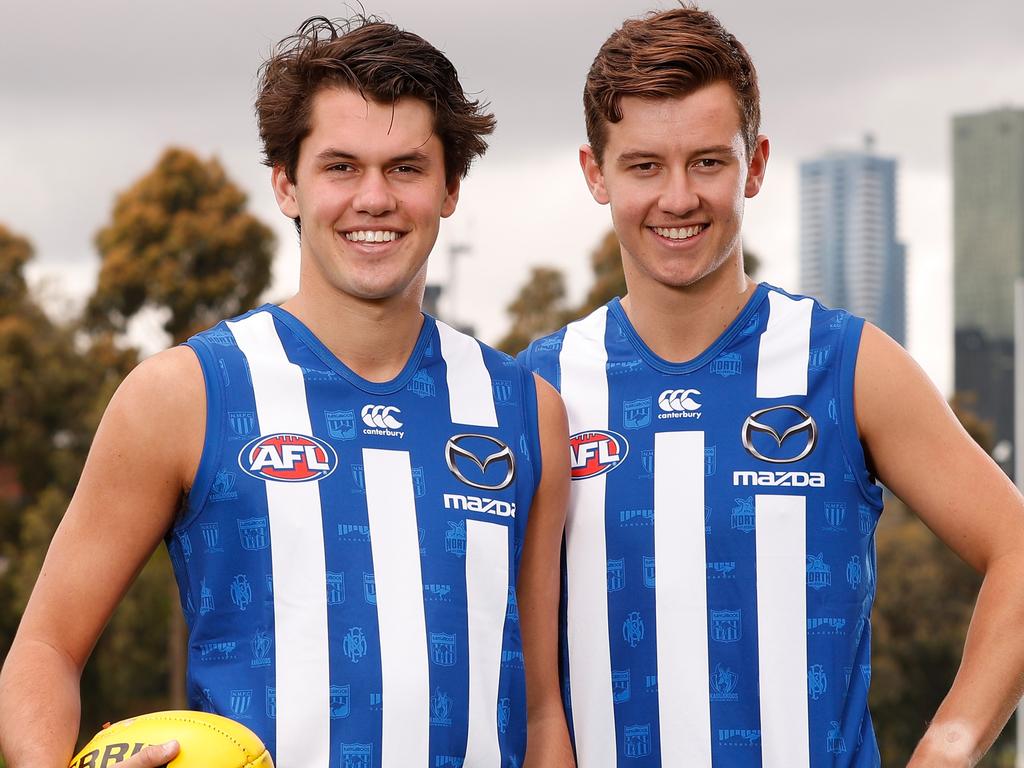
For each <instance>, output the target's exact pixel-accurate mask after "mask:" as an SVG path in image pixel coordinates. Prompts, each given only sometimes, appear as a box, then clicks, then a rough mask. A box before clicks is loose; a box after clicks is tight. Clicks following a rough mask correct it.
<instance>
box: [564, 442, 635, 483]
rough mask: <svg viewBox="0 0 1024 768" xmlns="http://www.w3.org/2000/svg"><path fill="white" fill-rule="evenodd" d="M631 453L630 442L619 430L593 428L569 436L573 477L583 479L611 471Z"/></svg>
mask: <svg viewBox="0 0 1024 768" xmlns="http://www.w3.org/2000/svg"><path fill="white" fill-rule="evenodd" d="M627 453H629V443H628V442H626V438H624V437H623V436H622V435H620V434H619V433H618V432H605V431H603V430H592V431H590V432H577V433H576V434H575V435H571V436H570V437H569V460H570V463H571V465H572V479H573V480H583V479H584V478H587V477H597V476H598V475H603V474H604V473H605V472H611V471H612V470H613V469H615V468H616V467H617V466H619V464H621V463H622V461H623V459H625V458H626V454H627Z"/></svg>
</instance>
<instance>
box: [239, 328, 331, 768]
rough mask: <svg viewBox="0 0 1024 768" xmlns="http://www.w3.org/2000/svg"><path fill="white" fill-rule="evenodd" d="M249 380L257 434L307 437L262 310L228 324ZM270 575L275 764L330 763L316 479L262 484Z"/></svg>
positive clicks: (292, 373)
mask: <svg viewBox="0 0 1024 768" xmlns="http://www.w3.org/2000/svg"><path fill="white" fill-rule="evenodd" d="M228 325H229V327H230V328H231V332H232V333H233V334H234V336H235V339H236V340H237V341H238V347H239V349H240V350H241V351H242V353H243V354H244V355H245V358H246V360H247V361H248V364H249V372H250V375H251V377H252V388H253V395H254V396H255V399H256V413H257V418H258V420H259V426H260V432H261V434H264V435H269V434H274V433H278V432H290V433H296V434H301V435H312V434H313V428H312V426H311V425H310V420H309V409H308V405H307V403H306V386H305V382H304V380H303V378H302V371H301V370H300V369H299V368H298V367H297V366H296V365H294V364H292V363H291V362H289V360H288V358H287V356H286V355H285V351H284V347H283V346H282V345H281V340H280V338H279V337H278V335H277V331H276V329H275V327H274V319H273V317H272V316H271V315H270V313H269V312H259V313H257V314H253V315H250V316H249V317H247V318H245V319H244V320H239V321H237V322H233V323H229V324H228ZM266 488H267V508H268V514H269V518H270V541H271V563H272V567H273V574H274V657H275V663H276V670H277V680H276V687H277V720H276V727H277V762H278V764H279V765H284V766H288V765H327V764H328V763H329V762H330V751H331V744H330V732H331V720H330V698H331V692H330V680H331V677H330V662H329V660H328V650H327V649H328V643H327V589H326V586H325V585H326V583H327V575H326V570H327V569H326V566H325V560H324V534H323V517H322V512H321V507H320V484H319V483H318V482H317V481H311V482H307V483H281V482H276V481H273V480H267V481H266Z"/></svg>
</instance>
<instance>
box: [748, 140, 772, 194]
mask: <svg viewBox="0 0 1024 768" xmlns="http://www.w3.org/2000/svg"><path fill="white" fill-rule="evenodd" d="M770 149H771V147H770V145H769V144H768V137H767V136H763V135H762V136H758V137H757V139H756V141H755V142H754V152H753V154H751V156H750V164H749V165H748V166H747V183H746V186H745V187H744V188H743V194H744V196H746V197H753V196H754V195H756V194H757V193H758V192H760V191H761V184H763V183H764V174H765V171H766V170H767V169H768V152H769V150H770Z"/></svg>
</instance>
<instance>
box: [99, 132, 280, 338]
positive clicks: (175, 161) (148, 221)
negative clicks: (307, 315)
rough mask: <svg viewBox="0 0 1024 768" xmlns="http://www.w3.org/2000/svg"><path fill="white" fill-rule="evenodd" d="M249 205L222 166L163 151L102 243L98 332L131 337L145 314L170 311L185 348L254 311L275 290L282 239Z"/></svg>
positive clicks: (120, 201)
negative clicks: (128, 331) (128, 332)
mask: <svg viewBox="0 0 1024 768" xmlns="http://www.w3.org/2000/svg"><path fill="white" fill-rule="evenodd" d="M245 204H246V196H245V194H244V193H243V192H242V191H241V190H240V189H239V188H238V187H237V186H235V185H234V184H233V183H232V182H231V181H230V180H229V179H228V178H227V176H226V174H225V173H224V170H223V168H221V165H220V163H219V162H217V160H215V159H213V160H206V161H203V160H200V159H199V158H198V157H196V156H195V155H194V154H192V153H191V152H189V151H187V150H184V149H175V148H172V149H168V150H167V151H166V152H164V154H163V156H161V157H160V159H159V161H158V162H157V164H156V167H155V168H153V170H152V171H150V172H149V173H147V174H146V175H145V176H143V177H142V178H141V179H139V180H138V181H137V182H136V183H135V184H134V185H132V186H131V187H130V188H129V189H128V190H127V191H125V192H123V193H122V194H121V195H120V196H119V197H118V198H117V201H116V202H115V204H114V213H113V218H112V220H111V221H110V223H109V224H108V225H107V226H105V227H104V228H103V229H101V230H100V232H99V234H97V236H96V246H97V248H98V249H99V252H100V255H101V256H102V266H101V268H100V276H99V283H98V285H97V287H96V292H95V294H94V295H93V297H92V298H91V299H90V301H89V305H88V311H87V318H88V321H89V323H90V325H92V326H93V327H99V328H104V327H107V328H113V329H114V330H118V331H123V330H124V329H125V326H126V324H127V322H128V320H129V319H130V318H131V317H132V316H133V315H135V314H136V313H137V312H139V310H141V309H142V308H143V307H146V306H149V307H160V308H166V309H169V310H170V317H169V318H168V320H167V322H166V324H165V325H164V329H165V330H166V331H167V332H168V333H169V334H170V335H171V338H172V339H173V340H174V341H175V342H180V341H183V340H184V339H186V338H188V337H189V336H190V335H191V334H192V333H195V332H196V331H199V330H202V329H203V328H206V327H208V326H210V325H213V324H214V323H216V322H218V321H219V320H221V319H223V318H224V317H230V316H232V315H236V314H238V313H239V312H242V311H244V310H246V309H249V308H250V307H251V306H252V305H253V304H254V303H255V302H256V299H257V298H258V297H259V296H260V294H261V293H263V291H264V289H265V288H266V287H267V284H268V282H269V281H270V263H271V259H272V257H273V250H274V236H273V233H272V232H271V231H270V229H269V228H268V227H267V226H266V225H264V224H263V223H261V222H260V221H259V220H258V219H257V218H256V217H254V216H253V215H252V214H250V213H248V212H247V211H246V209H245Z"/></svg>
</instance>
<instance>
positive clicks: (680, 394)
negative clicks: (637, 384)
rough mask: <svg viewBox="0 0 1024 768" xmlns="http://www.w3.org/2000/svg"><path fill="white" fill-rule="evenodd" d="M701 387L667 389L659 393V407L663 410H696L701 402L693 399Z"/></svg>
mask: <svg viewBox="0 0 1024 768" xmlns="http://www.w3.org/2000/svg"><path fill="white" fill-rule="evenodd" d="M699 394H700V390H699V389H666V390H665V391H664V392H662V393H661V394H660V395H658V407H659V408H661V410H663V411H696V410H698V409H699V408H700V403H698V402H697V401H696V400H694V399H693V396H694V395H699Z"/></svg>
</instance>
